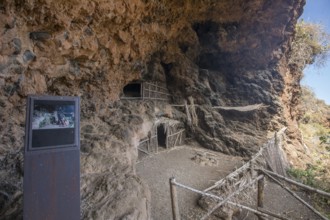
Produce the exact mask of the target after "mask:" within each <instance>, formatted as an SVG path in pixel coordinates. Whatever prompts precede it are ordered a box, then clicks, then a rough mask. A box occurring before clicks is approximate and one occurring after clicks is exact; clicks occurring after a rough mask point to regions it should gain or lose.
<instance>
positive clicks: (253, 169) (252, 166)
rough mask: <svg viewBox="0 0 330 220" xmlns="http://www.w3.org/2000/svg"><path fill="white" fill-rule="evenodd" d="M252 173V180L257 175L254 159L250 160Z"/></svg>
mask: <svg viewBox="0 0 330 220" xmlns="http://www.w3.org/2000/svg"><path fill="white" fill-rule="evenodd" d="M250 173H251V181H252V180H253V179H254V178H255V177H256V176H257V173H256V171H255V162H254V161H253V160H251V161H250Z"/></svg>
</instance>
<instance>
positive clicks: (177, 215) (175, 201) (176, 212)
mask: <svg viewBox="0 0 330 220" xmlns="http://www.w3.org/2000/svg"><path fill="white" fill-rule="evenodd" d="M259 178H263V176H260V177H258V179H259ZM176 186H178V187H180V188H183V189H185V190H189V191H191V192H194V193H198V194H200V195H203V196H208V197H210V198H213V199H216V200H218V201H220V202H222V201H224V198H222V197H219V196H216V195H214V194H211V193H207V192H203V191H200V190H197V189H195V188H193V187H189V186H186V185H184V184H182V183H178V182H177V181H176V180H175V178H171V179H170V189H171V204H172V216H173V220H180V219H181V216H180V212H179V208H178V207H179V205H178V199H177V198H178V197H177V190H176ZM224 203H228V204H229V205H232V206H235V207H238V208H241V209H245V210H247V211H250V212H252V213H254V214H256V215H258V216H261V217H265V218H270V217H275V218H278V217H279V216H278V215H277V214H273V213H271V212H269V211H267V213H266V212H264V211H262V210H257V209H254V208H251V207H248V206H245V205H241V204H238V203H235V202H232V201H229V200H228V201H225V202H224ZM278 219H284V220H288V219H287V218H285V217H280V218H278Z"/></svg>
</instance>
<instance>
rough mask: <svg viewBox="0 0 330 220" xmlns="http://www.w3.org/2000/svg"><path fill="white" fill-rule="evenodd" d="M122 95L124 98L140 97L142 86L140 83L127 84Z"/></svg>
mask: <svg viewBox="0 0 330 220" xmlns="http://www.w3.org/2000/svg"><path fill="white" fill-rule="evenodd" d="M123 93H124V96H125V97H142V85H141V83H137V82H136V83H129V84H127V85H126V86H125V87H124V89H123Z"/></svg>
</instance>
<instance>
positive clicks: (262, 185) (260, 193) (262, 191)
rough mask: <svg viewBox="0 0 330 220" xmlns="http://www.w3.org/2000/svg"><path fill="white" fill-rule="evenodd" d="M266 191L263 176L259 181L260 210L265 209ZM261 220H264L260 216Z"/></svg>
mask: <svg viewBox="0 0 330 220" xmlns="http://www.w3.org/2000/svg"><path fill="white" fill-rule="evenodd" d="M264 189H265V177H264V176H263V177H262V178H261V179H259V180H258V209H259V208H263V207H264ZM258 219H259V220H263V218H262V217H261V216H258Z"/></svg>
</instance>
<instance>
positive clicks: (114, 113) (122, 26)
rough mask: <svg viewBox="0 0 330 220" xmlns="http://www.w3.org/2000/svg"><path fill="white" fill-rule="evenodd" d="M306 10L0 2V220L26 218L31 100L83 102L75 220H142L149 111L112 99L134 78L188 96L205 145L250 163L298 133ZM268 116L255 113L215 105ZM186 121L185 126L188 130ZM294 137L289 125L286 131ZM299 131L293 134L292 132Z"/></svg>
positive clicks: (293, 6)
mask: <svg viewBox="0 0 330 220" xmlns="http://www.w3.org/2000/svg"><path fill="white" fill-rule="evenodd" d="M303 5H304V0H278V1H272V0H251V1H246V0H225V1H217V0H204V1H194V0H186V1H184V0H173V1H170V0H168V1H166V0H158V1H156V0H149V1H148V0H131V1H122V0H116V1H105V0H93V1H85V0H80V1H77V0H70V1H67V0H66V1H64V0H57V1H51V0H29V1H21V0H1V1H0V34H1V38H0V109H1V110H0V121H1V124H0V136H1V139H0V165H1V167H0V173H1V177H0V189H1V191H0V216H1V217H3V218H5V219H17V218H20V217H21V216H22V206H21V198H22V175H23V173H22V166H23V165H22V163H23V161H22V160H23V159H22V158H23V156H22V148H23V138H24V126H25V104H26V96H27V95H28V94H48V95H74V96H80V97H81V137H82V139H81V146H82V154H81V170H82V211H83V212H82V217H83V218H86V219H148V218H149V216H148V213H149V211H148V209H149V195H148V194H149V192H148V189H147V187H146V186H144V185H143V183H142V182H141V180H140V179H139V178H138V177H137V176H136V175H135V168H134V166H135V161H136V159H137V149H136V145H137V143H138V140H139V139H141V138H142V137H144V136H146V135H147V132H148V130H149V129H150V127H151V126H152V121H153V120H154V119H155V117H156V116H157V114H158V113H159V111H160V110H159V107H156V106H155V103H154V102H129V101H123V102H120V101H117V100H118V99H119V96H120V94H121V92H122V88H123V87H124V86H125V85H126V84H127V83H129V82H131V81H132V80H159V81H164V82H166V83H167V87H168V89H169V92H170V93H171V95H172V100H171V102H172V103H176V104H183V102H184V100H186V99H188V97H193V99H194V102H195V104H196V112H197V116H198V126H193V127H192V126H187V130H188V131H190V134H191V137H192V138H195V139H196V140H198V141H199V142H200V143H201V144H202V145H203V146H205V147H208V148H211V149H215V150H219V151H222V152H225V153H230V154H235V155H243V156H246V155H250V154H251V153H253V152H255V151H256V149H257V146H259V145H260V143H262V142H263V141H264V140H265V139H266V138H267V132H268V131H274V130H276V129H278V128H280V127H281V126H283V125H286V124H288V123H292V124H294V121H295V117H296V116H295V115H294V113H292V112H294V109H295V103H296V101H295V100H296V99H295V97H294V95H293V94H296V92H295V91H298V92H299V87H297V86H296V84H297V82H296V81H297V80H298V79H299V76H297V77H296V76H294V75H292V72H290V70H288V68H287V67H286V56H287V54H288V51H289V48H290V41H291V39H292V35H293V31H294V24H295V22H296V20H297V18H298V16H299V15H300V14H301V12H302V7H303ZM259 103H262V104H264V105H267V106H268V107H267V108H265V109H261V110H255V111H250V112H235V111H222V110H215V109H213V108H212V106H245V105H250V104H259ZM185 120H186V119H183V121H184V122H186V121H185ZM293 127H294V126H293ZM293 130H294V129H293Z"/></svg>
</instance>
